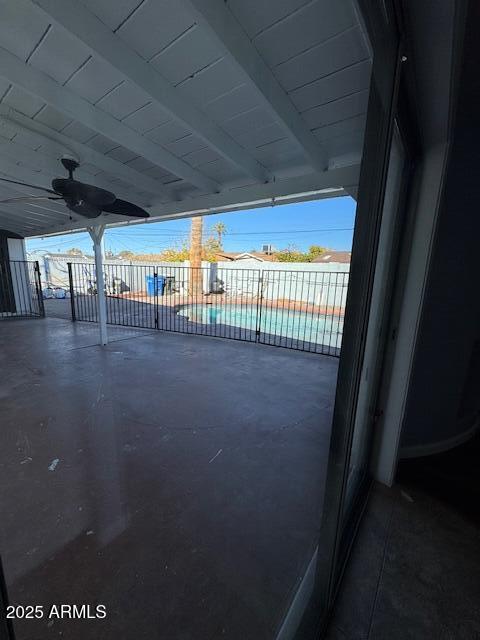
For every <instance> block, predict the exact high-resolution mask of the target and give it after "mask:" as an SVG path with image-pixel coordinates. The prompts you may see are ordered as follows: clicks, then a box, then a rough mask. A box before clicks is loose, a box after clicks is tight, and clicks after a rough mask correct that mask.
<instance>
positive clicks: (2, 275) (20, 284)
mask: <svg viewBox="0 0 480 640" xmlns="http://www.w3.org/2000/svg"><path fill="white" fill-rule="evenodd" d="M44 315H45V311H44V307H43V297H42V284H41V281H40V269H39V265H38V262H29V261H26V260H2V261H0V318H29V317H41V316H44Z"/></svg>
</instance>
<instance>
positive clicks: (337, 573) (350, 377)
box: [295, 0, 403, 640]
mask: <svg viewBox="0 0 480 640" xmlns="http://www.w3.org/2000/svg"><path fill="white" fill-rule="evenodd" d="M357 4H358V6H359V11H360V13H361V18H362V19H363V21H364V24H365V26H366V29H367V32H368V34H369V38H370V43H371V46H372V49H373V68H372V80H371V87H370V96H369V104H368V112H367V124H366V130H365V139H364V147H363V157H362V166H361V171H360V181H359V189H358V200H357V212H356V222H355V231H354V238H353V247H352V260H351V270H350V281H349V290H348V294H347V301H346V311H345V324H344V339H343V343H342V353H341V357H340V363H339V371H338V379H337V390H336V398H335V407H334V416H333V424H332V436H331V443H330V452H329V461H328V470H327V482H326V492H325V501H324V507H323V514H322V522H321V526H320V534H319V547H318V556H317V562H316V575H315V581H314V586H313V589H312V595H311V597H310V601H309V603H308V605H307V607H306V610H305V613H304V615H303V618H302V621H301V623H300V626H299V628H298V631H297V633H296V635H295V639H296V640H311V639H313V638H318V637H320V635H321V633H322V631H323V630H324V628H325V625H326V622H327V619H328V613H329V611H330V610H331V606H332V604H333V600H334V597H335V594H336V590H337V586H338V584H339V579H340V577H341V574H342V572H343V568H344V566H345V561H346V558H347V556H348V551H349V548H350V545H351V542H352V541H353V538H354V534H355V529H356V527H357V525H358V522H359V518H360V514H361V512H362V510H363V508H364V505H365V503H366V498H367V495H368V489H369V486H370V482H371V481H370V477H369V475H368V474H365V477H364V478H363V479H362V481H361V482H359V484H358V486H356V487H355V491H354V492H353V498H351V503H350V505H347V499H348V497H349V494H348V492H347V488H348V475H349V473H348V472H349V463H350V455H351V447H352V440H353V432H354V425H355V417H356V409H357V402H358V392H359V387H360V378H361V371H362V365H363V357H364V352H365V344H366V337H367V331H368V319H369V312H370V304H371V298H372V289H373V279H374V274H375V267H376V258H377V250H378V242H379V236H380V226H381V222H382V212H383V202H384V195H385V186H386V180H387V171H388V160H389V156H390V147H391V141H392V134H393V128H394V123H395V115H396V108H397V98H398V92H399V84H400V73H401V66H402V55H403V53H402V52H403V47H402V43H401V22H400V20H399V15H398V14H397V11H396V7H395V5H394V2H393V1H389V0H379V1H378V2H377V3H372V2H367V1H366V0H365V1H363V0H359V1H358V3H357ZM345 513H348V516H347V517H345V518H344V517H342V516H343V515H344V514H345Z"/></svg>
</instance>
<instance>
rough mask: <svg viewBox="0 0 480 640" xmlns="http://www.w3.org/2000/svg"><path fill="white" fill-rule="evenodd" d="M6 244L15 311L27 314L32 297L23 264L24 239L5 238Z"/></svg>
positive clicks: (27, 275) (29, 311) (26, 268)
mask: <svg viewBox="0 0 480 640" xmlns="http://www.w3.org/2000/svg"><path fill="white" fill-rule="evenodd" d="M7 246H8V257H9V260H10V272H11V274H12V288H13V295H14V298H15V308H16V311H15V313H17V314H24V313H25V314H28V313H31V312H32V298H31V295H30V278H29V273H28V267H27V266H26V265H25V264H23V263H24V262H25V260H26V252H25V240H23V239H19V238H18V239H17V238H7Z"/></svg>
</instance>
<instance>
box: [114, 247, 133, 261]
mask: <svg viewBox="0 0 480 640" xmlns="http://www.w3.org/2000/svg"><path fill="white" fill-rule="evenodd" d="M118 257H119V258H123V259H124V260H131V259H133V258H134V257H135V254H134V253H133V251H130V250H129V249H126V250H123V251H120V253H119V254H118Z"/></svg>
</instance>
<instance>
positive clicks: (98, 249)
mask: <svg viewBox="0 0 480 640" xmlns="http://www.w3.org/2000/svg"><path fill="white" fill-rule="evenodd" d="M104 231H105V225H99V226H98V227H88V233H89V234H90V237H91V238H92V240H93V251H94V253H95V273H96V279H97V309H98V322H99V325H100V344H101V345H106V344H107V342H108V336H107V301H106V298H105V282H104V279H103V251H102V244H103V243H102V239H103V232H104Z"/></svg>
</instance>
